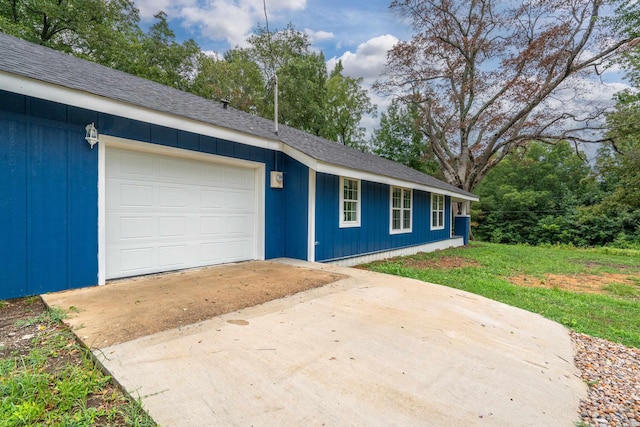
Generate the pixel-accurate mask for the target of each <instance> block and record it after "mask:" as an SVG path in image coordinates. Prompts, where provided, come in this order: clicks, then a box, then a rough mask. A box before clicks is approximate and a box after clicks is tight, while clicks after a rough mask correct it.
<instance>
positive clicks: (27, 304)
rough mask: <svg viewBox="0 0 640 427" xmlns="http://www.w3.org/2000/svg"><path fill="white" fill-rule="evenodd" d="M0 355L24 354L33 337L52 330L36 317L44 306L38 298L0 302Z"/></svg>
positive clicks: (40, 314) (28, 349) (43, 310)
mask: <svg viewBox="0 0 640 427" xmlns="http://www.w3.org/2000/svg"><path fill="white" fill-rule="evenodd" d="M1 304H2V306H1V308H0V357H9V356H24V355H26V354H28V353H29V351H31V348H32V347H33V345H32V341H33V339H34V338H37V337H41V336H45V335H47V334H49V333H50V332H51V330H52V327H51V326H50V325H47V324H46V323H45V322H38V321H36V319H38V318H39V317H41V316H42V314H43V313H44V312H45V310H46V307H45V305H44V304H43V303H42V301H41V300H40V298H37V297H35V298H34V297H32V298H21V299H15V300H6V301H2V302H1Z"/></svg>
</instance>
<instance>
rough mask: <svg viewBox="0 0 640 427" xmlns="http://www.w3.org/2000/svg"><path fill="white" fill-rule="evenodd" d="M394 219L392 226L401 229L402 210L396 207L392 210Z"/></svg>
mask: <svg viewBox="0 0 640 427" xmlns="http://www.w3.org/2000/svg"><path fill="white" fill-rule="evenodd" d="M392 214H393V221H391V228H392V229H394V230H400V211H399V210H397V209H394V210H393V211H392Z"/></svg>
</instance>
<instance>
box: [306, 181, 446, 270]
mask: <svg viewBox="0 0 640 427" xmlns="http://www.w3.org/2000/svg"><path fill="white" fill-rule="evenodd" d="M445 200H446V203H445V226H444V229H442V230H431V228H430V222H431V219H430V204H431V194H430V193H428V192H425V191H419V190H413V226H412V230H411V232H410V233H401V234H391V233H390V230H389V229H390V215H391V213H390V189H389V185H387V184H380V183H375V182H370V181H361V201H360V203H361V211H360V226H359V227H348V228H340V227H339V221H340V178H339V177H338V176H335V175H330V174H325V173H318V174H317V175H316V227H315V237H316V238H315V240H316V243H315V245H316V246H315V259H316V261H333V260H339V259H343V258H348V257H352V256H358V255H365V254H371V253H375V252H382V251H388V250H394V249H401V248H407V247H411V246H417V245H423V244H425V243H430V242H436V241H440V240H447V239H449V238H450V230H451V219H450V215H449V214H448V212H450V211H451V198H450V197H448V196H447V197H446V198H445Z"/></svg>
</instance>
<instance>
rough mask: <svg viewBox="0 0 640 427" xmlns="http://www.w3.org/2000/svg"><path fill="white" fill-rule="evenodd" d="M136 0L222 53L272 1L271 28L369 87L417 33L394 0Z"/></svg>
mask: <svg viewBox="0 0 640 427" xmlns="http://www.w3.org/2000/svg"><path fill="white" fill-rule="evenodd" d="M134 3H135V5H136V7H137V8H138V9H139V10H140V18H141V20H142V24H143V26H145V24H147V25H150V24H151V23H152V22H153V15H154V14H156V13H157V12H158V11H160V10H163V11H165V12H166V13H167V15H168V19H169V25H170V27H171V29H172V30H173V31H174V32H175V34H176V37H177V39H178V41H184V40H187V39H189V38H192V39H194V40H195V41H196V43H197V44H198V45H199V46H200V49H202V50H203V51H205V52H217V53H219V54H222V53H224V52H225V51H227V50H229V49H231V48H233V47H236V46H240V47H245V46H246V42H245V40H246V37H247V36H248V35H250V34H252V33H253V32H254V31H255V29H256V28H257V27H258V26H262V27H265V25H266V20H265V5H266V10H267V16H268V24H269V30H270V31H275V30H279V29H284V28H286V26H287V25H288V24H289V23H291V24H293V25H294V27H295V28H296V29H297V30H299V31H303V32H305V33H306V34H307V35H308V36H309V39H310V41H311V44H312V48H313V49H316V50H321V51H322V52H323V53H324V56H325V58H326V59H327V67H328V69H329V71H330V70H331V69H333V67H334V66H335V63H336V62H337V61H338V60H342V64H343V66H344V71H343V73H344V74H345V75H347V76H350V77H354V78H362V79H363V86H364V87H365V88H367V89H368V88H370V86H371V85H372V84H373V83H374V82H375V81H376V80H377V79H378V78H379V77H380V76H381V73H382V71H383V69H384V65H385V63H386V55H387V51H388V50H390V49H391V48H392V47H393V45H394V44H395V43H397V42H398V41H399V40H407V41H408V40H409V39H410V38H411V35H412V32H411V28H410V25H409V24H408V23H407V22H406V21H403V19H402V18H401V17H399V16H397V15H396V14H394V13H393V12H392V11H390V9H389V4H390V3H391V0H134ZM586 85H587V86H586V87H587V88H588V89H587V90H586V91H585V92H584V96H585V97H586V98H585V101H584V102H594V100H595V101H600V102H605V103H607V102H608V103H612V101H611V97H612V95H613V93H615V92H616V91H619V90H620V89H622V88H624V87H625V85H624V84H623V83H621V82H620V80H619V76H615V75H608V76H603V78H602V81H595V82H593V81H590V82H586ZM369 96H370V98H371V101H372V102H373V103H374V104H376V105H377V106H378V112H382V111H384V110H385V109H386V107H387V106H388V105H389V104H390V102H391V100H390V99H385V98H382V97H381V96H379V95H378V94H377V93H375V92H373V91H369ZM574 101H576V100H574ZM579 101H580V102H583V101H582V100H579ZM578 104H579V102H578ZM578 108H579V107H578ZM378 120H379V115H378V118H375V117H366V118H364V119H363V122H362V125H363V126H365V128H366V129H367V133H368V134H370V133H371V132H372V130H373V129H374V128H375V127H376V126H377V123H378Z"/></svg>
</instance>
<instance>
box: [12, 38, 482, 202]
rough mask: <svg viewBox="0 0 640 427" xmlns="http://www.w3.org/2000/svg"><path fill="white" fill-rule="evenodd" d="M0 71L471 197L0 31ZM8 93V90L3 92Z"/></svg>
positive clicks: (388, 163) (304, 135)
mask: <svg viewBox="0 0 640 427" xmlns="http://www.w3.org/2000/svg"><path fill="white" fill-rule="evenodd" d="M0 70H2V71H5V72H7V73H11V74H15V75H19V76H23V77H29V78H32V79H35V80H39V81H43V82H46V83H50V84H54V85H58V86H62V87H65V88H68V89H74V90H79V91H82V92H86V93H90V94H93V95H97V96H101V97H104V98H107V99H112V100H115V101H120V102H124V103H126V104H130V105H133V106H137V107H142V108H146V109H150V110H154V111H158V112H162V113H168V114H172V115H177V116H181V117H184V118H187V119H191V120H196V121H199V122H202V123H206V124H211V125H215V126H220V127H223V128H227V129H232V130H235V131H239V132H243V133H247V134H250V135H254V136H257V137H262V138H268V139H270V140H279V141H281V142H282V143H284V144H286V145H288V146H290V147H292V148H294V149H296V150H298V151H300V152H302V153H304V154H306V155H307V156H309V157H311V158H313V159H315V160H318V161H321V162H325V163H329V164H333V165H337V166H342V167H345V168H350V169H355V170H359V171H364V172H369V173H374V174H377V175H382V176H386V177H390V178H395V179H399V180H403V181H408V182H413V183H416V184H421V185H425V186H429V187H433V188H437V189H441V190H445V191H449V192H453V193H456V194H459V195H461V196H466V197H473V198H475V197H476V196H474V195H473V194H471V193H468V192H466V191H463V190H460V189H459V188H457V187H455V186H453V185H450V184H447V183H445V182H442V181H440V180H438V179H436V178H433V177H432V176H429V175H426V174H423V173H421V172H418V171H416V170H414V169H411V168H408V167H406V166H404V165H401V164H399V163H396V162H392V161H390V160H387V159H383V158H381V157H378V156H376V155H373V154H369V153H363V152H361V151H359V150H355V149H353V148H351V147H346V146H344V145H342V144H338V143H335V142H332V141H328V140H326V139H323V138H320V137H316V136H314V135H311V134H308V133H306V132H302V131H299V130H297V129H293V128H291V127H288V126H284V125H281V126H280V127H279V132H278V134H277V135H276V134H275V133H274V130H273V122H272V121H270V120H267V119H263V118H261V117H258V116H255V115H252V114H248V113H245V112H243V111H240V110H236V109H233V108H226V109H224V108H222V107H221V106H220V104H219V103H217V102H212V101H210V100H207V99H204V98H201V97H199V96H196V95H192V94H190V93H186V92H182V91H179V90H177V89H173V88H170V87H167V86H164V85H161V84H159V83H155V82H152V81H149V80H145V79H142V78H140V77H136V76H133V75H131V74H127V73H124V72H121V71H118V70H114V69H112V68H108V67H105V66H102V65H99V64H95V63H92V62H89V61H85V60H83V59H80V58H76V57H74V56H71V55H68V54H65V53H62V52H58V51H55V50H53V49H49V48H46V47H43V46H40V45H37V44H33V43H29V42H26V41H24V40H20V39H17V38H15V37H11V36H8V35H6V34H2V33H0ZM4 89H5V90H9V91H10V90H11V88H4Z"/></svg>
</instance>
